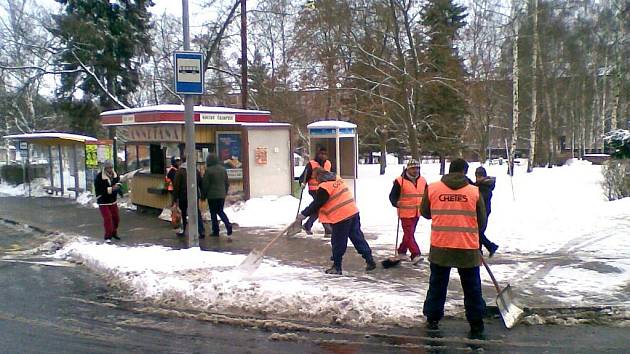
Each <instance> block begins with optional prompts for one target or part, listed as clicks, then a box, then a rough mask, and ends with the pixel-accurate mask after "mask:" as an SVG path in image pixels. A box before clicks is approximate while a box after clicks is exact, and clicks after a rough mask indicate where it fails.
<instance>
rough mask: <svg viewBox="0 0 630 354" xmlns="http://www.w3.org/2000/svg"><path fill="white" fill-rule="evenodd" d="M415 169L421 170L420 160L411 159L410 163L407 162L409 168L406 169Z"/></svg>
mask: <svg viewBox="0 0 630 354" xmlns="http://www.w3.org/2000/svg"><path fill="white" fill-rule="evenodd" d="M413 167H418V168H420V163H419V162H418V160H416V159H411V160H409V162H407V167H406V168H413Z"/></svg>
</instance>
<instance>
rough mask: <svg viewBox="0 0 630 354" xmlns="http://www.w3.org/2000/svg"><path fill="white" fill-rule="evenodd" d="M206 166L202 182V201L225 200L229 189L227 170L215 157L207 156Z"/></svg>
mask: <svg viewBox="0 0 630 354" xmlns="http://www.w3.org/2000/svg"><path fill="white" fill-rule="evenodd" d="M206 165H207V167H206V173H205V174H204V175H203V181H202V189H203V191H204V195H203V198H202V199H225V196H226V195H227V192H228V189H229V187H230V182H229V181H228V175H227V170H226V169H225V167H223V165H221V164H220V163H219V160H218V159H217V158H216V156H212V155H210V156H208V160H207V161H206Z"/></svg>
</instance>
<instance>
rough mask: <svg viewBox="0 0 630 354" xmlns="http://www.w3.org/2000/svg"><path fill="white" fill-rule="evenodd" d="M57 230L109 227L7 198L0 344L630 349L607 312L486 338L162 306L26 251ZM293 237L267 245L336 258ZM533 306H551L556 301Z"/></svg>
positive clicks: (63, 205) (240, 249)
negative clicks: (281, 243) (599, 317)
mask: <svg viewBox="0 0 630 354" xmlns="http://www.w3.org/2000/svg"><path fill="white" fill-rule="evenodd" d="M121 218H122V220H123V226H122V229H121V231H122V233H121V236H123V238H124V241H123V242H124V243H126V244H128V245H138V244H162V245H165V246H168V247H173V248H181V247H185V244H184V242H183V241H182V240H179V239H177V238H176V237H174V236H173V231H172V230H171V229H169V227H168V225H167V224H166V223H161V222H158V221H156V219H155V216H154V215H150V214H141V213H137V212H132V211H124V212H122V217H121ZM26 225H28V226H26ZM276 231H277V230H273V229H246V228H241V229H237V230H236V232H235V235H234V236H235V241H234V242H232V243H227V240H226V239H225V238H224V237H220V238H218V239H215V238H207V240H205V241H202V244H201V246H202V248H204V249H209V250H217V251H226V250H227V251H230V252H235V253H248V252H249V251H250V250H251V249H252V247H260V246H262V245H264V244H265V242H266V240H269V239H270V238H271V237H273V235H274V232H276ZM50 232H66V233H67V232H71V233H77V234H82V235H87V236H90V237H93V238H94V239H100V232H101V224H100V215H99V214H98V212H97V211H96V210H94V209H91V208H86V207H81V206H77V205H76V204H73V203H71V202H70V201H68V200H65V199H60V198H31V199H26V198H18V197H3V198H0V256H2V257H3V258H4V260H2V261H0V284H2V286H0V299H2V300H1V301H0V353H127V352H141V353H451V352H453V353H458V352H496V353H627V352H630V336H629V335H628V333H629V332H628V329H627V327H625V328H624V327H618V326H617V325H616V324H614V323H610V322H607V321H601V323H599V324H598V321H592V320H591V321H583V322H584V323H586V324H580V321H578V323H576V324H574V325H571V326H566V325H548V324H543V325H528V324H523V325H519V326H517V327H516V328H514V329H512V330H507V329H505V328H504V327H503V326H502V323H501V320H500V318H499V317H498V316H497V315H496V313H495V314H494V315H492V314H490V316H489V317H488V318H487V319H486V333H487V335H486V338H485V340H477V339H469V338H467V324H466V323H465V322H464V321H462V320H461V319H446V320H444V321H442V323H441V328H440V330H439V331H434V332H430V331H427V330H426V329H424V328H350V327H341V326H335V325H331V324H320V323H304V322H299V321H294V320H288V319H270V318H256V317H248V316H242V315H236V314H223V313H221V314H219V313H199V312H193V311H190V310H186V309H172V308H164V307H156V306H154V305H152V304H146V303H142V302H138V301H135V300H134V299H133V297H132V296H131V295H132V294H126V293H125V291H124V290H121V289H117V288H116V287H115V286H113V285H112V284H108V283H107V282H106V281H105V280H104V279H103V278H102V277H100V276H99V275H98V274H95V273H93V272H91V271H90V270H88V269H87V268H86V267H84V266H82V265H77V264H73V263H66V262H58V263H50V260H49V259H47V258H46V257H45V255H41V254H35V255H30V256H25V255H22V254H20V252H21V251H23V250H27V249H32V248H34V247H37V246H39V245H41V244H42V243H43V242H44V241H46V240H47V237H48V235H49V233H50ZM368 236H369V235H368ZM295 241H296V242H291V243H287V245H286V246H284V247H281V248H279V249H276V250H274V249H272V250H271V253H270V255H271V256H274V257H278V258H280V259H283V261H286V262H288V263H294V264H297V265H306V266H309V265H310V266H322V265H326V264H327V262H328V257H329V254H328V252H327V251H328V250H327V249H326V248H325V247H320V248H321V249H322V251H321V252H319V251H313V249H316V246H317V247H319V246H322V245H325V243H326V241H325V240H321V239H297V240H295ZM304 250H309V251H308V252H306V251H304ZM349 251H351V249H349ZM349 253H350V252H349ZM18 255H19V256H18ZM348 258H349V259H348V261H347V262H346V263H347V265H346V268H348V269H351V270H355V271H358V270H360V269H361V267H362V266H363V264H362V261H361V259H360V258H359V257H358V256H356V255H353V256H350V257H348ZM392 272H393V274H392ZM417 273H418V272H417V271H416V272H412V271H411V270H409V269H406V268H399V269H394V270H389V271H387V272H385V271H380V273H379V272H377V273H376V276H377V277H379V276H382V277H388V278H389V279H390V281H391V277H398V278H400V279H401V281H400V283H401V286H405V283H406V281H409V279H408V278H406V276H413V277H421V276H422V275H418V274H417ZM402 279H406V281H403V280H402ZM530 311H539V312H540V313H543V312H546V311H549V312H552V313H553V312H554V309H545V308H540V309H531V310H530ZM602 312H605V311H602ZM596 315H597V311H596V310H593V309H584V314H583V315H582V317H584V318H587V317H593V316H596ZM571 316H572V317H575V313H572V314H571ZM603 316H605V315H603Z"/></svg>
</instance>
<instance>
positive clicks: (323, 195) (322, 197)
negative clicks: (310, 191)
mask: <svg viewBox="0 0 630 354" xmlns="http://www.w3.org/2000/svg"><path fill="white" fill-rule="evenodd" d="M336 179H337V175H336V174H335V173H334V172H327V173H324V174H322V175H320V176H319V178H318V180H319V182H320V183H321V182H326V181H334V180H336ZM328 198H330V195H329V194H328V191H326V189H324V188H318V189H317V193H316V194H315V197H314V198H313V201H312V202H311V204H309V205H308V206H307V207H306V208H304V210H302V215H304V216H311V215H313V214H317V213H318V212H319V208H321V207H322V206H323V205H324V204H326V202H327V201H328Z"/></svg>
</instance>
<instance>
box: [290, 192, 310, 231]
mask: <svg viewBox="0 0 630 354" xmlns="http://www.w3.org/2000/svg"><path fill="white" fill-rule="evenodd" d="M304 186H306V185H305V184H304V185H302V188H300V202H299V203H298V208H297V211H296V212H295V217H296V218H297V216H298V214H299V213H300V207H301V206H302V195H303V194H304ZM300 231H302V223H301V222H299V223H298V222H295V221H294V222H293V223H291V225H289V228H288V229H287V236H288V237H291V236H295V235H297V234H299V233H300Z"/></svg>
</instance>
